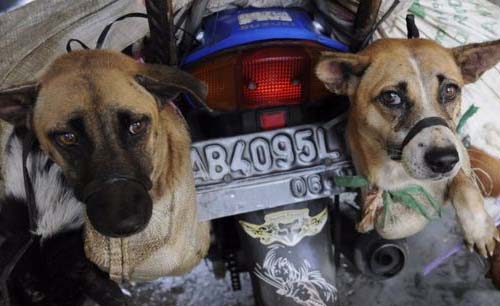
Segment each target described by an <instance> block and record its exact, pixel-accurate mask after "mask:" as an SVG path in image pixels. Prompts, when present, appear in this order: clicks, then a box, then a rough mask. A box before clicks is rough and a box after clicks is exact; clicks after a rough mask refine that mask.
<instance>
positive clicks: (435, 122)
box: [391, 117, 450, 160]
mask: <svg viewBox="0 0 500 306" xmlns="http://www.w3.org/2000/svg"><path fill="white" fill-rule="evenodd" d="M431 126H445V127H447V128H450V126H449V125H448V123H447V122H446V120H444V119H443V118H441V117H427V118H424V119H422V120H420V121H419V122H417V123H416V124H415V125H414V126H413V127H412V128H411V130H410V132H408V134H407V135H406V137H405V139H404V140H403V142H402V143H401V146H400V147H399V148H397V151H398V152H403V149H404V148H405V147H406V145H407V144H408V143H409V142H410V141H411V140H412V139H413V138H414V137H415V136H416V135H417V134H418V133H420V132H421V131H422V130H423V129H426V128H428V127H431ZM391 158H392V159H393V160H401V154H397V155H396V156H392V157H391Z"/></svg>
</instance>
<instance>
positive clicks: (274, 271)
mask: <svg viewBox="0 0 500 306" xmlns="http://www.w3.org/2000/svg"><path fill="white" fill-rule="evenodd" d="M280 248H284V246H282V245H278V244H275V245H271V246H270V247H269V252H268V253H267V254H266V257H265V258H264V262H263V264H262V265H260V264H257V266H256V268H255V272H254V273H255V275H256V276H257V277H258V278H260V279H261V280H263V281H264V282H266V283H267V284H269V285H271V286H273V287H274V288H276V293H277V294H279V295H281V296H285V297H288V298H291V299H293V300H294V302H295V303H297V304H299V305H303V306H326V304H325V303H326V302H329V301H332V302H335V300H336V299H337V288H335V287H334V286H333V285H332V284H330V283H328V282H327V281H326V280H325V279H324V278H323V276H322V275H321V272H320V271H319V270H313V269H312V268H311V265H310V264H309V262H308V261H307V260H304V261H303V263H302V264H301V265H300V266H299V267H296V266H295V264H294V263H293V262H291V261H289V260H288V259H287V258H286V257H281V256H279V255H278V254H277V250H278V249H280Z"/></svg>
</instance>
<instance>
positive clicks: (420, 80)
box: [410, 57, 432, 117]
mask: <svg viewBox="0 0 500 306" xmlns="http://www.w3.org/2000/svg"><path fill="white" fill-rule="evenodd" d="M410 64H411V67H412V69H413V71H414V72H415V77H416V79H417V81H418V82H417V83H418V89H419V91H420V95H419V97H421V98H422V105H423V106H424V112H425V110H427V109H429V108H431V109H432V103H431V102H430V101H429V97H428V96H427V91H426V90H425V85H424V79H423V78H422V73H421V72H420V67H419V66H418V63H417V61H416V60H415V59H414V58H413V57H410ZM422 115H423V117H427V114H425V113H423V114H422Z"/></svg>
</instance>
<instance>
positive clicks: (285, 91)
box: [242, 48, 310, 108]
mask: <svg viewBox="0 0 500 306" xmlns="http://www.w3.org/2000/svg"><path fill="white" fill-rule="evenodd" d="M242 63H243V65H242V66H243V67H242V68H243V69H242V75H243V82H244V83H243V97H242V98H243V101H242V102H243V104H244V106H246V107H247V108H258V107H271V106H282V105H290V104H298V103H300V102H303V101H304V98H305V97H304V96H305V95H304V93H305V86H307V84H305V83H306V82H307V81H308V79H307V77H308V75H307V72H308V71H309V69H310V63H309V56H308V54H307V53H306V52H305V51H304V50H303V49H302V48H271V49H269V48H268V49H259V50H257V51H254V52H250V53H247V54H245V55H243V58H242Z"/></svg>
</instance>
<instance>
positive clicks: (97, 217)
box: [85, 181, 153, 237]
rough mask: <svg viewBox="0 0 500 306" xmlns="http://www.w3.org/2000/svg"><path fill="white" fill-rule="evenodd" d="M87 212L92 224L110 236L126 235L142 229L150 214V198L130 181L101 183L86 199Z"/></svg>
mask: <svg viewBox="0 0 500 306" xmlns="http://www.w3.org/2000/svg"><path fill="white" fill-rule="evenodd" d="M85 204H87V215H88V217H89V221H90V223H91V224H92V226H93V227H94V228H95V229H96V230H97V231H98V232H99V233H101V234H103V235H105V236H110V237H126V236H130V235H132V234H135V233H137V232H139V231H141V230H142V229H144V228H145V227H146V226H147V224H148V223H149V219H150V218H151V215H152V209H153V206H152V200H151V197H150V196H149V194H148V192H147V191H146V189H145V188H144V187H143V186H142V185H141V184H139V183H136V182H134V181H117V182H113V183H110V184H105V186H103V188H101V189H99V191H97V192H95V193H93V194H92V195H91V196H90V197H89V198H88V200H87V201H86V202H85Z"/></svg>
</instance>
